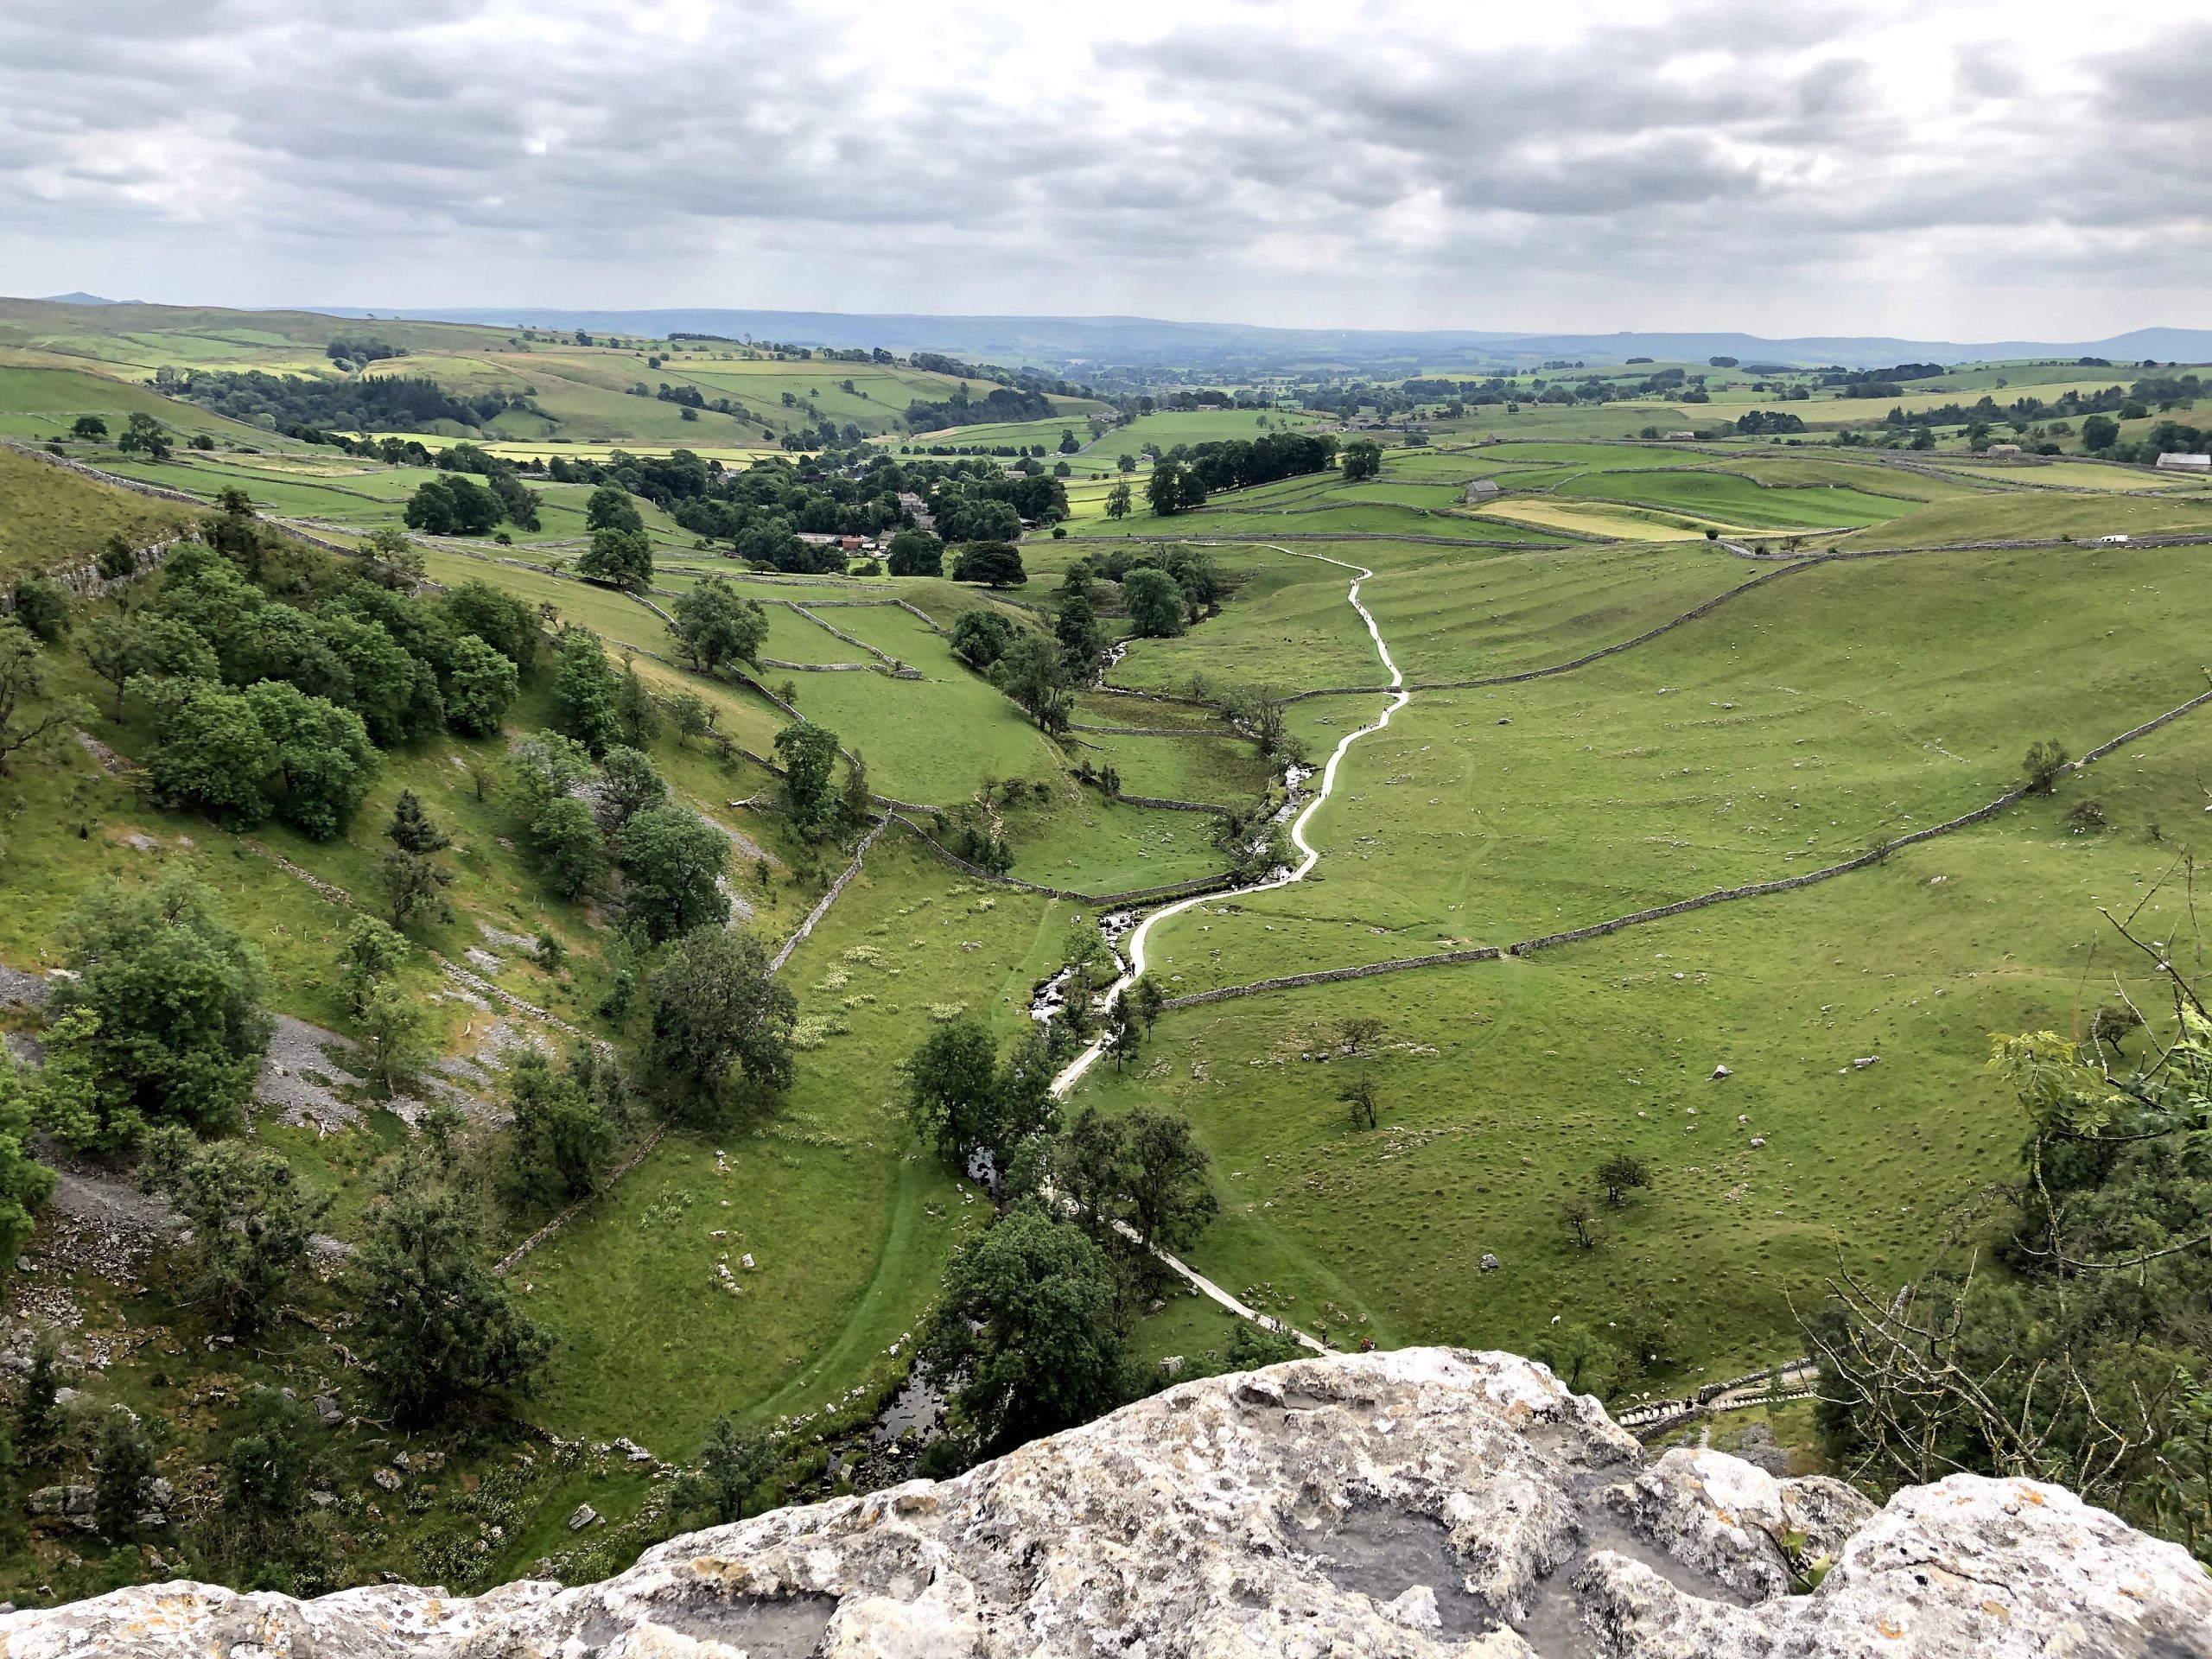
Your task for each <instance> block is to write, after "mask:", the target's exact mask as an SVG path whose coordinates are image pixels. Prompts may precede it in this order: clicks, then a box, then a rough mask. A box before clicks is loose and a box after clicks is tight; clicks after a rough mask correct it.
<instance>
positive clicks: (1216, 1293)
mask: <svg viewBox="0 0 2212 1659" xmlns="http://www.w3.org/2000/svg"><path fill="white" fill-rule="evenodd" d="M1247 545H1250V543H1247ZM1259 545H1261V546H1264V547H1268V548H1269V549H1271V550H1274V552H1277V553H1287V554H1288V555H1290V556H1292V557H1293V558H1298V559H1313V560H1317V561H1319V563H1322V564H1333V565H1335V566H1336V567H1337V568H1338V569H1340V570H1349V571H1351V572H1352V579H1351V590H1350V591H1349V592H1348V593H1347V594H1345V595H1344V597H1345V599H1346V601H1348V602H1349V603H1350V604H1351V607H1352V609H1354V610H1355V611H1357V612H1358V613H1359V620H1361V621H1363V622H1364V623H1366V624H1367V632H1368V635H1369V637H1370V639H1373V640H1374V641H1375V654H1376V656H1377V657H1379V658H1382V659H1383V667H1384V668H1386V669H1388V670H1389V672H1390V685H1389V691H1390V704H1389V707H1388V708H1387V709H1383V713H1382V714H1381V715H1379V716H1378V717H1377V718H1376V721H1374V723H1373V724H1371V725H1368V726H1363V727H1361V728H1359V729H1358V730H1357V731H1356V732H1347V733H1345V734H1344V736H1343V737H1342V738H1341V739H1339V740H1338V743H1337V747H1336V748H1335V749H1334V750H1333V751H1332V752H1331V753H1330V755H1329V761H1328V764H1327V765H1326V766H1324V767H1322V769H1321V788H1320V791H1319V793H1318V794H1316V795H1315V796H1314V797H1313V799H1312V800H1310V801H1308V802H1307V803H1306V810H1304V811H1302V812H1300V814H1299V815H1298V816H1297V817H1295V818H1294V819H1293V820H1292V821H1291V825H1290V839H1291V842H1292V843H1293V844H1294V846H1295V847H1296V848H1297V849H1298V850H1299V852H1300V854H1301V855H1302V856H1301V857H1300V859H1299V861H1298V868H1295V869H1294V870H1292V871H1290V872H1289V873H1288V874H1285V875H1279V876H1276V877H1274V878H1273V879H1272V880H1266V881H1259V882H1255V883H1254V884H1253V885H1252V886H1250V887H1236V888H1232V889H1231V890H1230V891H1231V892H1232V893H1240V894H1241V893H1266V892H1268V891H1270V890H1271V889H1273V888H1275V887H1288V886H1290V884H1291V883H1292V882H1294V881H1303V880H1305V879H1306V877H1307V876H1308V875H1310V874H1312V873H1313V867H1314V866H1315V865H1316V864H1319V862H1320V861H1321V855H1320V854H1319V852H1317V851H1315V850H1314V848H1313V843H1312V842H1309V841H1307V840H1306V821H1307V820H1308V819H1309V818H1311V817H1313V815H1314V813H1316V812H1318V811H1319V810H1320V809H1321V804H1322V803H1323V802H1324V801H1325V800H1327V799H1328V798H1329V796H1330V794H1331V793H1332V791H1334V790H1335V788H1336V786H1337V765H1338V762H1339V761H1341V760H1343V759H1344V752H1345V751H1346V750H1347V749H1349V748H1351V746H1352V745H1353V744H1355V743H1357V742H1358V741H1359V740H1360V739H1361V738H1363V737H1365V736H1367V735H1368V734H1370V733H1372V732H1379V731H1381V730H1382V729H1383V728H1384V727H1385V726H1388V725H1389V723H1390V716H1391V715H1395V714H1396V713H1397V712H1398V710H1399V709H1402V708H1404V707H1405V706H1406V704H1407V703H1408V702H1410V701H1411V700H1412V699H1411V694H1410V693H1408V691H1407V690H1406V689H1405V676H1403V675H1402V674H1401V673H1400V672H1399V671H1398V665H1397V664H1396V663H1395V662H1393V661H1392V660H1391V659H1390V647H1389V645H1385V644H1384V643H1383V630H1382V629H1380V628H1378V627H1377V626H1376V625H1375V617H1374V613H1372V612H1370V610H1369V609H1368V608H1367V607H1366V606H1364V605H1363V604H1361V603H1360V602H1359V584H1360V583H1361V582H1365V581H1366V580H1367V579H1368V578H1369V577H1370V576H1372V575H1374V574H1375V573H1374V571H1372V570H1370V569H1367V568H1366V567H1365V566H1364V565H1358V564H1352V563H1348V562H1347V561H1345V560H1343V559H1332V558H1328V557H1326V556H1324V555H1322V554H1319V553H1307V552H1305V551H1303V550H1300V549H1298V548H1294V547H1280V546H1277V545H1276V544H1275V543H1272V542H1265V543H1259ZM1220 896H1221V895H1220V894H1218V893H1199V894H1198V895H1197V896H1196V897H1194V898H1190V899H1178V900H1176V901H1175V903H1173V904H1172V905H1163V906H1160V908H1159V909H1158V910H1155V911H1154V912H1152V914H1150V915H1149V916H1147V917H1146V918H1144V920H1143V921H1141V923H1139V924H1138V925H1137V928H1136V931H1135V932H1133V933H1131V934H1130V935H1129V944H1128V951H1129V968H1128V972H1127V973H1125V974H1123V975H1122V976H1121V977H1120V978H1119V979H1117V980H1116V981H1115V982H1113V983H1112V984H1111V985H1109V986H1108V987H1107V988H1106V994H1105V997H1104V1001H1105V1004H1106V1006H1107V1007H1109V1008H1110V1007H1113V1005H1114V1003H1115V1002H1116V1001H1117V1000H1118V999H1119V998H1120V996H1121V995H1122V992H1124V991H1126V990H1128V988H1129V987H1130V986H1131V985H1133V984H1135V982H1136V981H1137V980H1138V979H1139V978H1141V976H1143V974H1144V970H1145V954H1144V948H1145V943H1146V940H1147V938H1149V936H1150V935H1151V932H1152V930H1153V928H1154V925H1156V924H1158V923H1160V922H1164V921H1166V919H1167V918H1169V917H1171V916H1179V915H1181V914H1182V913H1183V912H1185V911H1186V910H1194V909H1196V908H1197V907H1198V906H1200V905H1203V904H1205V902H1206V901H1207V900H1208V899H1217V898H1219V897H1220ZM1104 1052H1106V1039H1105V1038H1103V1037H1100V1038H1099V1039H1097V1040H1096V1042H1094V1043H1092V1044H1091V1045H1090V1047H1088V1048H1086V1049H1084V1051H1083V1052H1082V1053H1080V1054H1078V1055H1077V1056H1076V1057H1075V1058H1073V1059H1072V1060H1071V1061H1069V1062H1068V1064H1067V1065H1066V1067H1065V1069H1064V1070H1063V1071H1061V1072H1060V1074H1059V1075H1058V1077H1054V1078H1053V1079H1052V1094H1053V1096H1054V1097H1055V1098H1056V1099H1057V1098H1058V1097H1060V1096H1065V1094H1066V1093H1067V1092H1068V1090H1071V1089H1072V1088H1074V1087H1075V1085H1076V1084H1077V1083H1078V1082H1080V1081H1081V1080H1082V1078H1083V1075H1084V1072H1086V1071H1090V1068H1091V1067H1092V1066H1093V1065H1096V1064H1097V1063H1098V1057H1099V1056H1100V1055H1101V1054H1103V1053H1104ZM1152 1253H1153V1254H1154V1255H1156V1256H1158V1257H1159V1258H1160V1262H1161V1263H1162V1264H1163V1265H1164V1266H1166V1268H1168V1269H1169V1270H1170V1271H1171V1272H1173V1274H1176V1276H1177V1277H1179V1278H1180V1279H1181V1280H1182V1281H1184V1282H1185V1284H1187V1285H1189V1286H1190V1287H1192V1289H1193V1290H1195V1291H1197V1292H1198V1294H1200V1295H1202V1296H1205V1297H1207V1298H1209V1299H1210V1300H1212V1301H1214V1302H1216V1303H1217V1304H1218V1305H1219V1306H1223V1307H1224V1308H1227V1309H1228V1310H1229V1311H1230V1313H1234V1314H1236V1316H1237V1317H1238V1318H1239V1319H1249V1320H1251V1321H1252V1322H1253V1323H1254V1324H1255V1325H1264V1326H1266V1327H1267V1328H1268V1329H1269V1330H1272V1331H1287V1332H1289V1333H1290V1334H1291V1335H1292V1336H1294V1337H1295V1338H1298V1340H1299V1342H1300V1344H1303V1345H1304V1346H1306V1347H1307V1348H1310V1349H1312V1350H1313V1351H1314V1352H1315V1353H1317V1354H1319V1353H1326V1352H1328V1351H1329V1349H1328V1345H1327V1344H1325V1343H1323V1342H1321V1341H1320V1340H1319V1338H1315V1337H1313V1336H1310V1335H1308V1334H1307V1333H1306V1332H1303V1331H1300V1329H1298V1327H1297V1326H1295V1325H1288V1324H1286V1323H1284V1322H1283V1321H1281V1320H1279V1319H1271V1318H1270V1317H1268V1315H1267V1314H1265V1313H1261V1312H1259V1311H1258V1310H1257V1309H1256V1308H1252V1307H1248V1306H1245V1305H1244V1304H1243V1302H1241V1301H1239V1300H1237V1299H1236V1297H1234V1296H1232V1295H1230V1294H1229V1293H1228V1292H1227V1291H1225V1290H1224V1289H1223V1288H1222V1287H1220V1286H1219V1285H1217V1284H1216V1283H1214V1281H1212V1280H1211V1279H1209V1278H1207V1277H1206V1276H1205V1274H1202V1273H1200V1272H1198V1270H1197V1269H1196V1268H1192V1267H1191V1266H1190V1265H1189V1264H1188V1263H1187V1262H1183V1261H1181V1260H1179V1258H1177V1257H1175V1256H1173V1255H1169V1254H1168V1253H1167V1252H1166V1250H1163V1249H1159V1248H1158V1247H1157V1246H1154V1249H1153V1252H1152Z"/></svg>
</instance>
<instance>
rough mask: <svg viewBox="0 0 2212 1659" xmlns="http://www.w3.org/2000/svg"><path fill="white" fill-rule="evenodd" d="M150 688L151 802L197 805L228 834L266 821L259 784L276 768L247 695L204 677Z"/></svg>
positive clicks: (266, 805)
mask: <svg viewBox="0 0 2212 1659" xmlns="http://www.w3.org/2000/svg"><path fill="white" fill-rule="evenodd" d="M0 632H3V631H0ZM147 689H148V690H149V693H150V694H151V696H152V697H153V701H154V703H155V712H154V741H155V748H154V753H153V755H152V758H151V759H150V760H149V761H148V762H147V766H146V775H147V779H148V780H149V783H150V784H151V785H152V786H153V792H154V795H155V797H156V799H158V800H161V801H163V802H165V803H167V804H169V805H172V806H180V807H197V808H198V809H200V810H201V811H203V812H205V813H207V815H208V816H209V817H212V818H213V819H214V820H215V821H216V822H217V823H219V824H222V825H223V826H224V827H225V828H226V829H251V827H252V826H253V825H255V824H257V823H260V822H261V820H262V819H263V818H264V817H268V816H269V797H268V796H267V795H266V794H265V793H264V791H263V788H262V785H263V782H264V779H267V778H268V777H269V775H270V773H271V772H274V771H275V770H276V766H277V746H276V745H275V744H274V743H271V742H270V741H269V735H268V734H267V733H265V732H264V731H263V730H262V728H261V721H260V720H259V719H258V718H257V716H256V715H255V713H254V708H253V704H252V703H251V702H248V701H247V700H246V697H245V694H244V693H242V692H238V691H232V690H226V689H225V688H224V687H221V686H219V685H213V684H211V683H208V682H207V681H205V680H166V681H162V682H161V683H159V684H158V685H152V684H149V685H148V688H147Z"/></svg>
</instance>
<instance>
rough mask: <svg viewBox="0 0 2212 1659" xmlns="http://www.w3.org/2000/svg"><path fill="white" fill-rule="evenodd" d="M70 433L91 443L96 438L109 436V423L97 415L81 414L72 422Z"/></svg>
mask: <svg viewBox="0 0 2212 1659" xmlns="http://www.w3.org/2000/svg"><path fill="white" fill-rule="evenodd" d="M69 435H70V436H71V437H73V438H77V439H79V440H81V441H82V442H86V443H90V442H92V440H93V439H95V438H104V437H105V436H107V423H106V422H105V421H104V420H102V419H100V417H99V416H97V415H79V416H78V417H77V418H76V420H75V421H74V422H73V423H71V424H70V428H69Z"/></svg>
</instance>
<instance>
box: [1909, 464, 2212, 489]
mask: <svg viewBox="0 0 2212 1659" xmlns="http://www.w3.org/2000/svg"><path fill="white" fill-rule="evenodd" d="M1943 470H1944V471H1946V472H1950V473H1956V474H1958V475H1959V476H1960V477H1961V478H1971V479H1986V480H1989V481H1990V482H1992V483H1997V484H2014V485H2018V486H2022V487H2024V488H2029V489H2032V488H2034V487H2036V486H2045V487H2051V486H2056V487H2058V488H2061V489H2069V490H2202V489H2204V488H2206V487H2207V486H2206V483H2205V480H2202V478H2192V477H2190V476H2189V475H2188V474H2185V473H2146V472H2142V471H2139V470H2138V469H2137V468H2135V467H2120V466H2107V465H2104V464H2102V463H2100V462H2097V461H2044V462H2042V463H2040V464H2037V465H2028V466H2001V465H1992V466H1988V467H1974V466H1968V465H1966V464H1963V463H1961V462H1955V461H1947V462H1945V463H1944V467H1943Z"/></svg>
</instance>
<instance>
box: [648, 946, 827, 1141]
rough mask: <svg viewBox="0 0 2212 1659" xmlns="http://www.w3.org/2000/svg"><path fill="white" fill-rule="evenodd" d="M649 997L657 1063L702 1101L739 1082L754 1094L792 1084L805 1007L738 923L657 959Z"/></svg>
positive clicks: (710, 1100) (779, 1090) (774, 1091)
mask: <svg viewBox="0 0 2212 1659" xmlns="http://www.w3.org/2000/svg"><path fill="white" fill-rule="evenodd" d="M645 1000H646V1004H647V1007H648V1009H649V1011H650V1013H651V1015H652V1040H651V1051H652V1058H653V1060H654V1063H655V1064H656V1065H659V1066H660V1067H661V1068H662V1069H663V1070H664V1071H667V1072H668V1073H669V1074H670V1075H671V1076H672V1077H675V1078H676V1079H677V1082H678V1083H679V1084H680V1085H681V1086H682V1087H683V1089H684V1090H685V1091H686V1092H687V1093H688V1095H689V1096H690V1098H691V1100H692V1101H693V1102H694V1103H699V1104H710V1103H713V1102H714V1101H715V1100H716V1099H718V1098H719V1097H721V1096H722V1095H724V1094H725V1093H726V1092H727V1091H728V1090H729V1089H731V1088H732V1087H741V1089H742V1090H743V1091H744V1092H746V1093H747V1094H751V1095H755V1096H765V1095H776V1094H780V1093H782V1092H783V1091H784V1090H786V1089H788V1088H790V1087H791V1072H792V1067H791V1027H792V1026H793V1025H794V1024H796V1023H797V1020H798V1003H797V1002H796V1001H795V1000H794V999H793V998H792V996H791V991H790V989H789V988H787V987H785V985H783V984H782V983H780V982H779V981H777V980H776V978H775V977H774V976H772V974H771V973H770V972H769V970H768V952H767V950H766V949H765V948H764V947H763V946H762V945H761V944H760V941H759V940H758V939H756V938H753V936H752V935H751V934H750V933H747V932H745V931H742V930H741V929H737V928H705V927H702V928H695V929H693V930H692V931H690V932H689V933H685V934H683V935H682V936H681V937H680V938H677V941H676V943H675V944H674V945H673V946H672V947H671V949H670V950H668V951H667V952H666V954H664V956H663V957H662V958H661V959H660V961H659V962H658V963H656V964H655V966H654V968H653V970H652V977H651V978H650V980H649V981H648V982H647V983H646V988H645Z"/></svg>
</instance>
